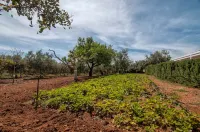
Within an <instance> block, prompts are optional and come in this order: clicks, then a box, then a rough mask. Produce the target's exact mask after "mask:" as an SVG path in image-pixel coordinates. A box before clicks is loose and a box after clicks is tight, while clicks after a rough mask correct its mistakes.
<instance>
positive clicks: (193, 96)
mask: <svg viewBox="0 0 200 132" xmlns="http://www.w3.org/2000/svg"><path fill="white" fill-rule="evenodd" d="M149 78H150V79H151V80H152V81H153V82H154V83H155V84H156V85H157V86H158V87H159V88H160V90H161V92H162V93H164V94H166V95H175V96H177V99H178V101H180V102H181V104H182V106H183V107H185V108H186V109H187V110H189V111H190V112H193V113H196V114H198V115H200V89H198V88H190V87H186V86H182V85H180V84H176V83H170V82H168V81H163V80H159V79H157V78H155V77H153V76H149Z"/></svg>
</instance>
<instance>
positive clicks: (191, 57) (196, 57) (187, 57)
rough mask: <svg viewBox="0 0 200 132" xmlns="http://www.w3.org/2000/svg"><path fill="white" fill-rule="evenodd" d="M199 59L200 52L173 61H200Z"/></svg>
mask: <svg viewBox="0 0 200 132" xmlns="http://www.w3.org/2000/svg"><path fill="white" fill-rule="evenodd" d="M198 58H200V51H197V52H194V53H191V54H187V55H184V56H181V57H178V58H175V59H173V61H180V60H187V59H198Z"/></svg>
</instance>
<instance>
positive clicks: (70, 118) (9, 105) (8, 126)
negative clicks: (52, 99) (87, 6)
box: [0, 77, 121, 132]
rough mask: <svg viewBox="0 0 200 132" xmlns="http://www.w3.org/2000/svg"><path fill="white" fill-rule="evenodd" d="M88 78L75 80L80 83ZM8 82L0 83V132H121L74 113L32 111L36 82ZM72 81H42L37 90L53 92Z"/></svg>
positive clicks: (109, 124) (98, 121)
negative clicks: (51, 90)
mask: <svg viewBox="0 0 200 132" xmlns="http://www.w3.org/2000/svg"><path fill="white" fill-rule="evenodd" d="M85 79H88V77H79V80H80V81H83V80H85ZM9 82H10V81H7V80H6V81H5V80H4V81H2V80H1V81H0V132H1V131H12V132H13V131H16V132H21V131H27V132H30V131H31V132H32V131H33V132H34V131H35V132H36V131H37V132H41V131H45V132H56V131H79V132H80V131H82V132H87V131H88V132H95V131H98V132H99V131H121V130H119V129H117V128H115V127H114V126H113V125H112V124H111V123H109V122H110V121H108V122H107V121H105V120H102V119H99V118H97V117H91V116H90V115H89V114H88V113H84V114H81V115H76V114H74V113H70V112H65V113H60V112H59V111H57V110H52V109H42V108H39V109H38V110H37V111H35V110H34V107H33V105H32V104H31V103H32V100H33V99H32V97H33V94H34V93H35V92H36V84H37V81H36V80H28V81H23V80H18V81H17V82H16V84H14V85H12V84H10V83H9ZM72 82H73V77H60V78H54V79H43V80H41V83H40V89H42V90H46V89H53V88H58V87H62V86H66V85H68V84H70V83H72Z"/></svg>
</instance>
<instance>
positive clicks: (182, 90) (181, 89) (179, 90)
mask: <svg viewBox="0 0 200 132" xmlns="http://www.w3.org/2000/svg"><path fill="white" fill-rule="evenodd" d="M174 91H177V92H188V91H187V90H185V89H184V88H179V89H177V90H174Z"/></svg>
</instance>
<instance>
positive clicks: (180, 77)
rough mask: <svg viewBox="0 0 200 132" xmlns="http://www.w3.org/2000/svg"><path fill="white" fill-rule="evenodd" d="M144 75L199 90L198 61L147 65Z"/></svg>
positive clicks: (199, 66)
mask: <svg viewBox="0 0 200 132" xmlns="http://www.w3.org/2000/svg"><path fill="white" fill-rule="evenodd" d="M146 73H147V74H148V75H154V76H156V77H158V78H160V79H163V80H169V81H172V82H175V83H180V84H183V85H186V86H191V87H198V88H200V59H197V60H183V61H177V62H174V61H170V62H164V63H160V64H157V65H149V66H148V67H147V68H146Z"/></svg>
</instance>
